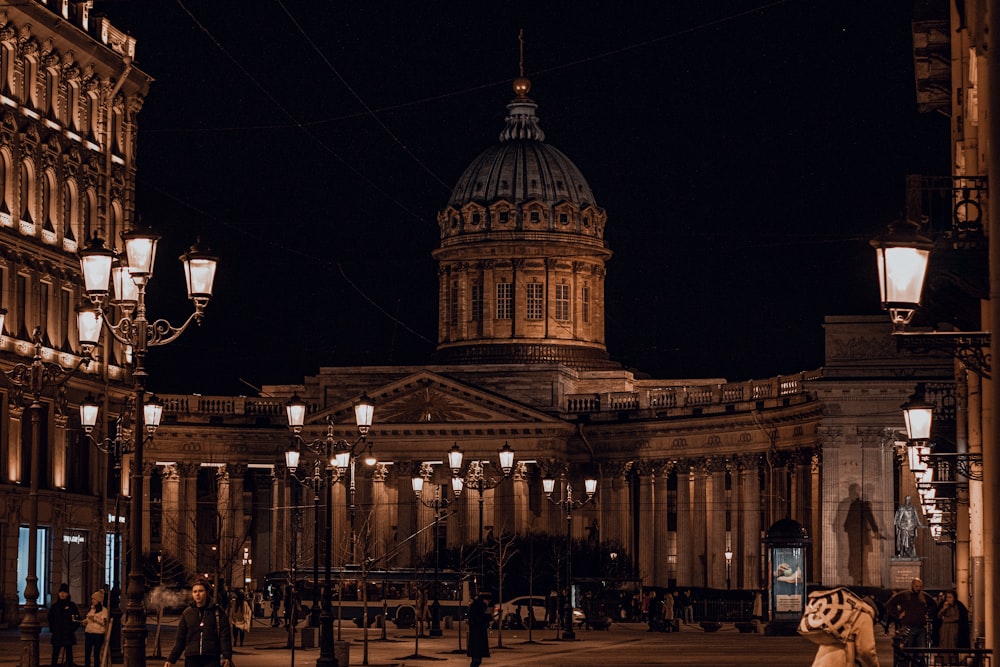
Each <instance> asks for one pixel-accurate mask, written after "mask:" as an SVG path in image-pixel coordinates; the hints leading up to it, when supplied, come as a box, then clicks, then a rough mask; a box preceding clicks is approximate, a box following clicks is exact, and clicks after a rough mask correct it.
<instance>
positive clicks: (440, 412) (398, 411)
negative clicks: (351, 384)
mask: <svg viewBox="0 0 1000 667" xmlns="http://www.w3.org/2000/svg"><path fill="white" fill-rule="evenodd" d="M368 395H369V396H370V397H372V399H373V400H374V401H375V418H374V422H375V425H376V426H378V425H388V424H392V425H413V426H419V425H433V424H438V425H456V424H463V425H470V426H471V425H476V424H483V425H490V424H497V425H498V424H511V423H517V424H526V423H534V424H540V423H558V422H560V420H559V419H557V418H554V417H552V416H550V415H547V414H545V413H544V412H540V411H538V410H534V409H533V408H530V407H528V406H525V405H523V404H521V403H517V402H516V401H511V400H509V399H507V398H503V397H501V396H497V395H496V394H493V393H490V392H488V391H484V390H482V389H478V388H476V387H473V386H471V385H468V384H464V383H462V382H457V381H455V380H452V379H449V378H446V377H443V376H441V375H438V374H436V373H433V372H430V371H426V370H424V371H420V372H417V373H414V374H412V375H408V376H406V377H404V378H401V379H399V380H396V381H393V382H391V383H388V384H386V385H384V386H382V387H380V388H378V389H374V388H373V389H372V390H369V391H368ZM354 400H356V399H351V400H350V401H344V402H342V403H340V404H338V405H335V406H331V407H330V408H329V409H327V410H324V411H318V412H316V413H314V414H312V415H310V416H309V421H310V422H311V423H317V422H324V421H325V420H326V419H327V416H330V417H332V418H333V422H334V423H335V424H338V425H344V424H352V423H353V422H354Z"/></svg>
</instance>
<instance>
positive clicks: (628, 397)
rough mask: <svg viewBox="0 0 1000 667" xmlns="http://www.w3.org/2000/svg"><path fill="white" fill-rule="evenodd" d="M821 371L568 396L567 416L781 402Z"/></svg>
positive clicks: (803, 390)
mask: <svg viewBox="0 0 1000 667" xmlns="http://www.w3.org/2000/svg"><path fill="white" fill-rule="evenodd" d="M821 375H822V371H818V370H817V371H808V372H802V373H796V374H795V375H779V376H777V377H773V378H768V379H765V380H747V381H746V382H730V383H726V384H705V385H698V384H692V385H678V386H669V387H657V388H650V389H645V388H640V389H638V390H636V391H633V392H609V393H593V394H570V395H568V396H566V409H565V412H568V413H576V414H580V413H585V412H589V413H600V412H621V411H627V410H671V409H692V408H711V407H714V406H719V407H722V408H725V406H736V405H738V404H740V403H753V404H754V405H756V404H757V403H759V402H761V401H776V402H782V401H783V400H784V399H787V398H790V397H793V396H802V395H804V394H805V393H806V388H805V381H806V380H810V379H816V378H819V377H821Z"/></svg>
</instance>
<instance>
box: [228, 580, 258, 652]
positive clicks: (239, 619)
mask: <svg viewBox="0 0 1000 667" xmlns="http://www.w3.org/2000/svg"><path fill="white" fill-rule="evenodd" d="M252 613H253V612H252V610H250V609H249V605H248V604H247V600H246V596H245V595H244V594H243V589H241V588H237V589H236V590H235V591H233V594H232V596H231V597H230V599H229V622H230V623H231V624H232V626H233V646H243V642H244V641H245V640H246V636H247V630H249V629H250V617H251V614H252Z"/></svg>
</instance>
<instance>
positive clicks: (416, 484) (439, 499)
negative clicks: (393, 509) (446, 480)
mask: <svg viewBox="0 0 1000 667" xmlns="http://www.w3.org/2000/svg"><path fill="white" fill-rule="evenodd" d="M433 472H434V469H433V467H431V466H430V465H429V464H425V465H424V467H423V469H422V470H421V474H420V475H415V476H414V477H413V478H412V480H411V484H412V486H413V494H414V495H415V496H416V497H417V500H418V501H420V504H421V505H423V506H424V507H429V508H431V509H433V510H434V602H432V603H431V629H430V632H429V634H430V636H431V637H440V636H441V635H442V634H443V633H442V632H441V600H440V599H439V598H440V595H439V593H438V588H440V587H439V586H438V574H439V572H440V570H441V547H440V537H439V533H438V525H439V522H440V520H441V517H442V516H443V515H444V510H445V509H446V508H447V507H448V505H449V504H450V503H449V501H448V498H447V497H446V496H445V490H444V489H445V487H444V486H443V485H441V484H439V485H438V486H437V490H436V492H435V494H434V497H433V498H431V499H426V498H424V497H423V495H422V491H423V489H424V482H425V481H426V480H427V478H428V477H430V476H431V475H432V474H433ZM464 485H465V481H464V480H463V479H462V478H461V477H454V476H453V477H452V478H451V488H452V491H453V493H454V494H455V498H454V499H455V500H458V498H459V497H460V496H461V495H462V488H463V486H464Z"/></svg>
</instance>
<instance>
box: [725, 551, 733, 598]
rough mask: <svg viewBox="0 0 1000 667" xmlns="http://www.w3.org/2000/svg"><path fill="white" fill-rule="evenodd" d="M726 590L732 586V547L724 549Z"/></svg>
mask: <svg viewBox="0 0 1000 667" xmlns="http://www.w3.org/2000/svg"><path fill="white" fill-rule="evenodd" d="M724 555H725V557H726V590H727V591H728V590H729V589H731V588H732V587H733V550H732V548H729V549H726V552H725V554H724Z"/></svg>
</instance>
